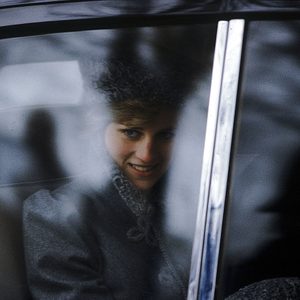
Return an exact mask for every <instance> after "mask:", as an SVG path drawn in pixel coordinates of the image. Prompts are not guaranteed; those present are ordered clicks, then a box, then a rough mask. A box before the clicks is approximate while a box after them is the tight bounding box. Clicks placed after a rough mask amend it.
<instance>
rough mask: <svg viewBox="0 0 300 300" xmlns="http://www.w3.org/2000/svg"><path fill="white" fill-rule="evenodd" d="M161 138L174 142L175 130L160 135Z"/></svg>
mask: <svg viewBox="0 0 300 300" xmlns="http://www.w3.org/2000/svg"><path fill="white" fill-rule="evenodd" d="M159 136H160V138H162V139H164V140H172V139H173V138H174V136H175V132H174V131H173V130H166V131H162V132H160V133H159Z"/></svg>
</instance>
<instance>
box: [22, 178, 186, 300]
mask: <svg viewBox="0 0 300 300" xmlns="http://www.w3.org/2000/svg"><path fill="white" fill-rule="evenodd" d="M155 195H156V196H158V194H155ZM153 198H155V199H154V200H151V201H152V202H151V205H152V206H153V207H154V213H153V214H151V216H150V219H149V220H148V222H150V223H151V224H150V225H151V226H152V227H153V228H154V232H155V234H154V237H155V239H156V241H157V243H149V242H147V241H148V240H149V238H148V239H147V233H146V232H144V235H140V237H141V238H138V239H132V238H130V237H129V236H128V232H129V231H130V230H132V229H133V228H136V227H137V224H138V222H137V221H138V217H137V216H136V215H135V214H134V213H133V212H132V210H131V209H130V208H129V207H128V206H127V204H126V202H125V201H123V199H122V198H121V197H120V193H119V191H118V190H117V189H116V187H115V186H114V184H113V183H112V182H111V183H109V184H108V185H107V186H106V187H105V188H103V189H101V191H95V190H91V189H90V188H89V187H88V186H84V185H82V184H79V183H76V182H74V183H71V184H69V185H66V186H64V187H62V188H59V189H58V190H56V191H54V192H49V191H47V190H42V191H39V192H38V193H36V194H34V195H33V196H32V197H30V198H29V199H27V200H26V201H25V205H24V214H23V224H24V248H25V256H26V266H27V276H28V283H29V287H30V291H31V293H32V295H33V298H34V299H133V300H134V299H157V300H159V299H164V300H167V299H185V290H186V288H187V278H188V271H187V273H186V274H181V273H179V272H178V271H177V270H178V269H177V267H176V265H174V264H173V262H172V260H171V259H170V256H169V255H168V251H169V248H168V245H167V244H166V243H165V242H164V240H165V239H164V234H163V233H162V226H161V216H162V210H161V206H160V205H159V201H157V198H156V197H153ZM146 227H147V226H146ZM147 228H149V226H148V227H147ZM187 270H188V268H187Z"/></svg>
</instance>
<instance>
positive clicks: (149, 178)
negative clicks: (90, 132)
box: [105, 110, 177, 190]
mask: <svg viewBox="0 0 300 300" xmlns="http://www.w3.org/2000/svg"><path fill="white" fill-rule="evenodd" d="M176 120H177V114H176V113H175V112H173V111H166V110H163V111H161V112H160V113H159V114H157V116H156V117H155V118H154V119H153V120H152V122H151V124H146V125H141V126H131V125H130V121H129V122H126V124H121V123H114V122H112V123H110V124H109V125H108V126H107V128H106V131H105V145H106V148H107V150H108V153H109V154H110V156H111V157H112V159H113V160H114V161H115V162H116V163H117V165H118V166H119V168H120V169H121V170H122V171H123V173H124V174H125V175H126V176H127V177H128V178H129V180H130V181H131V182H132V183H133V184H134V185H135V186H136V187H137V188H138V189H141V190H148V189H150V188H151V187H153V185H154V184H155V183H156V182H157V181H158V179H159V178H160V177H161V176H162V175H163V174H164V173H165V172H166V170H167V168H168V165H169V161H170V156H171V147H172V144H173V137H174V131H175V126H176Z"/></svg>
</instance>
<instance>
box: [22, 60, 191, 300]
mask: <svg viewBox="0 0 300 300" xmlns="http://www.w3.org/2000/svg"><path fill="white" fill-rule="evenodd" d="M96 85H97V88H98V89H99V92H100V91H102V92H104V94H105V106H106V107H107V109H108V113H107V112H106V115H108V116H109V117H108V118H107V117H106V118H105V119H106V121H105V125H104V126H103V138H102V139H103V145H104V146H103V148H104V150H105V151H104V152H105V153H102V158H103V156H106V155H107V156H108V158H109V160H108V161H109V163H105V165H103V166H102V168H101V172H103V173H105V174H108V175H107V176H102V177H101V178H102V182H101V183H100V182H99V183H98V184H97V185H96V186H95V184H89V180H88V176H87V180H86V181H82V180H80V181H74V182H72V183H70V184H68V185H66V186H63V187H61V188H59V189H57V190H55V191H53V192H50V191H47V190H42V191H39V192H37V193H36V194H34V195H33V196H31V197H30V198H29V199H27V200H26V201H25V205H24V218H23V220H24V248H25V257H26V265H27V275H28V284H29V287H30V291H31V293H32V296H33V298H34V299H164V300H166V299H185V298H186V289H187V281H188V270H189V265H188V262H186V261H181V260H180V258H178V257H174V255H172V251H171V250H172V249H171V248H172V247H171V245H170V243H168V241H170V239H168V237H167V235H166V232H165V230H164V224H163V222H164V221H163V220H164V210H163V184H162V182H163V178H164V177H165V173H166V171H167V169H168V166H169V161H170V157H171V148H172V144H173V136H174V132H175V129H176V126H177V120H178V114H179V111H180V107H181V105H182V101H181V100H180V97H179V95H178V93H177V94H176V92H175V93H174V89H170V88H169V87H168V85H167V84H166V83H165V82H163V81H162V80H161V79H160V78H157V77H156V76H152V75H150V73H149V72H148V71H145V70H141V69H138V68H133V67H124V66H121V65H117V67H116V66H113V67H110V69H109V70H108V71H107V72H105V73H104V75H103V76H102V77H101V80H99V81H97V84H96ZM175 95H176V98H175ZM175 99H177V101H175ZM99 150H100V149H99ZM104 178H105V180H104ZM176 246H177V247H180V246H181V245H180V244H177V245H176Z"/></svg>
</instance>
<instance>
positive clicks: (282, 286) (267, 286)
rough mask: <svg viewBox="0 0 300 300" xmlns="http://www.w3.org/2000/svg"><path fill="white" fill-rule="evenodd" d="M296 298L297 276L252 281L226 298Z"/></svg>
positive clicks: (299, 285) (299, 295) (299, 296)
mask: <svg viewBox="0 0 300 300" xmlns="http://www.w3.org/2000/svg"><path fill="white" fill-rule="evenodd" d="M238 299H240V300H265V299H266V300H267V299H268V300H269V299H272V300H298V299H300V279H299V278H296V277H295V278H274V279H267V280H263V281H259V282H255V283H252V284H250V285H248V286H246V287H244V288H242V289H240V290H239V291H237V292H236V293H234V294H233V295H231V296H229V297H227V298H226V300H238Z"/></svg>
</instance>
